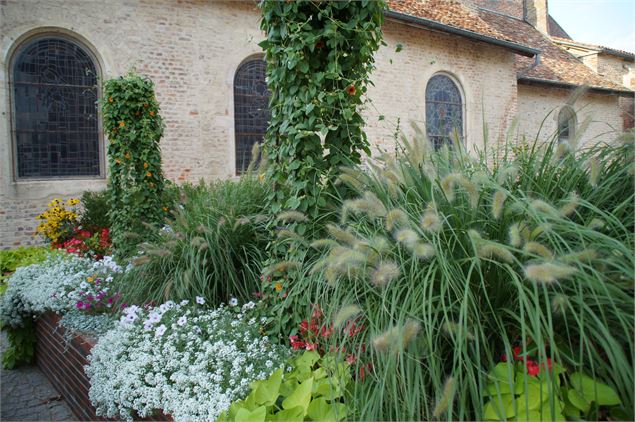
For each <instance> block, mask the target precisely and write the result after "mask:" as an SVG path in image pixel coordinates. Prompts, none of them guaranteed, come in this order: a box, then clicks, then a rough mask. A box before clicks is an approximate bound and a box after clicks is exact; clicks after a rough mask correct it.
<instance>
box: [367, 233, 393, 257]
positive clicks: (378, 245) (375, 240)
mask: <svg viewBox="0 0 635 422" xmlns="http://www.w3.org/2000/svg"><path fill="white" fill-rule="evenodd" d="M368 245H369V246H370V247H371V248H372V249H373V251H375V252H376V253H378V254H383V253H385V252H387V251H388V250H390V248H391V246H392V244H391V243H390V242H389V241H388V239H386V238H385V237H383V236H373V237H372V238H371V239H370V241H369V242H368Z"/></svg>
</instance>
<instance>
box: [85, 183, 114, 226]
mask: <svg viewBox="0 0 635 422" xmlns="http://www.w3.org/2000/svg"><path fill="white" fill-rule="evenodd" d="M110 199H111V197H110V190H108V189H104V190H101V191H95V192H93V191H86V192H84V194H83V195H82V199H81V204H82V212H81V213H80V216H79V224H80V225H81V226H82V228H83V229H84V230H88V231H90V232H95V231H97V230H100V229H103V228H110V218H109V217H108V211H109V209H110Z"/></svg>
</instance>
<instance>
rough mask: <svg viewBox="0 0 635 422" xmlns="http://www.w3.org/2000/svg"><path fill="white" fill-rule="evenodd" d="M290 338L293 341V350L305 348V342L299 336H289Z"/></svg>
mask: <svg viewBox="0 0 635 422" xmlns="http://www.w3.org/2000/svg"><path fill="white" fill-rule="evenodd" d="M289 340H290V341H291V347H293V350H298V349H303V348H304V346H305V343H304V342H303V341H302V340H300V339H299V338H298V336H289Z"/></svg>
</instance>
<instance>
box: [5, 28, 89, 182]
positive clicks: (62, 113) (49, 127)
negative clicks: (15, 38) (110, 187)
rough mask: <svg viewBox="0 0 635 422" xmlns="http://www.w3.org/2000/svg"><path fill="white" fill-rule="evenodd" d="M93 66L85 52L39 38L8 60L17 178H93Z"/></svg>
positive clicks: (56, 38)
mask: <svg viewBox="0 0 635 422" xmlns="http://www.w3.org/2000/svg"><path fill="white" fill-rule="evenodd" d="M98 76H99V75H98V74H97V67H96V65H95V61H94V60H93V58H92V57H91V56H90V54H89V53H88V52H87V50H86V49H84V48H83V47H81V46H80V45H78V44H77V43H76V42H74V41H72V40H70V39H68V38H66V37H61V36H57V35H55V36H39V37H36V38H32V39H30V40H29V41H27V42H26V43H25V44H24V45H22V46H20V47H19V48H18V49H17V50H16V53H15V55H14V58H13V66H12V81H11V82H12V84H13V130H14V133H13V137H14V146H15V164H16V175H17V177H19V178H49V177H78V176H99V175H100V174H101V166H100V162H101V160H100V154H101V152H100V135H99V122H98V117H99V113H98V109H97V99H98V88H97V79H98Z"/></svg>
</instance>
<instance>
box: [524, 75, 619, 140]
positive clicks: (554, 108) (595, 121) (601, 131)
mask: <svg viewBox="0 0 635 422" xmlns="http://www.w3.org/2000/svg"><path fill="white" fill-rule="evenodd" d="M571 93H572V91H570V90H566V89H560V88H547V87H544V86H535V85H518V131H517V135H518V136H519V137H520V138H522V137H523V136H525V137H526V139H527V140H528V141H529V140H534V139H538V140H539V141H547V140H549V139H552V137H553V136H554V134H555V133H556V132H557V129H558V112H559V110H560V109H561V108H562V106H564V105H565V104H566V103H567V100H569V98H570V96H571ZM618 100H619V97H618V96H617V95H604V94H585V95H583V96H582V97H581V98H578V100H577V101H576V102H575V104H574V105H573V108H574V110H575V112H576V116H577V123H578V126H580V125H581V124H582V123H583V122H585V121H587V120H588V121H589V125H588V127H587V129H586V130H584V131H583V132H582V131H580V132H579V133H580V134H581V138H580V141H579V146H584V145H589V144H591V143H593V142H598V141H610V140H612V139H614V137H615V135H616V133H617V132H619V131H621V129H622V120H621V117H620V113H619V109H618ZM541 126H542V127H541ZM539 129H540V132H538V131H539Z"/></svg>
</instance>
